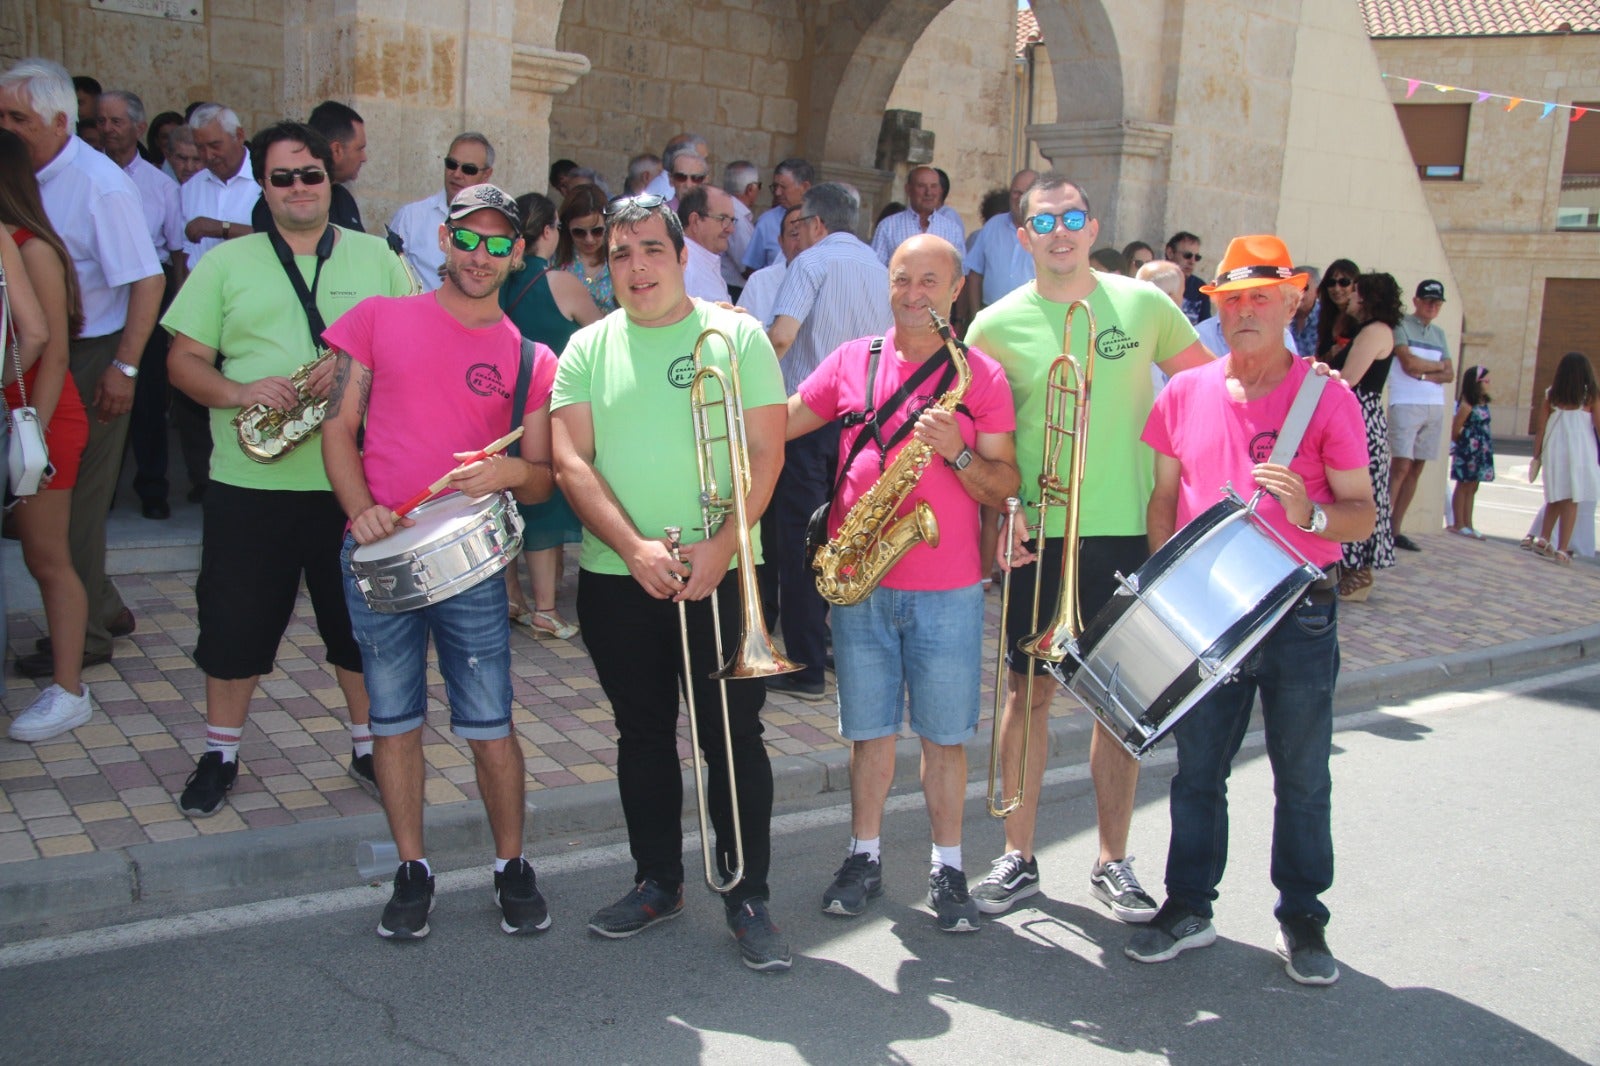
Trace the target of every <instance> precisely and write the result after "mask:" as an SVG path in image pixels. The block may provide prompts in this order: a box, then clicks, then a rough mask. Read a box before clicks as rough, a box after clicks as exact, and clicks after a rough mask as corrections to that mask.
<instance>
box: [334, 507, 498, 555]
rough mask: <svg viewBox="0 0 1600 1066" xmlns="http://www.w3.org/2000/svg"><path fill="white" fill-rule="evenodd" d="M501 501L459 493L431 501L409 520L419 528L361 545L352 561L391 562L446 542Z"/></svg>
mask: <svg viewBox="0 0 1600 1066" xmlns="http://www.w3.org/2000/svg"><path fill="white" fill-rule="evenodd" d="M499 500H500V496H499V495H497V494H490V495H488V496H463V495H462V494H461V493H459V492H452V493H450V494H449V495H448V496H441V497H439V498H438V499H437V500H429V501H428V502H427V503H425V504H423V505H422V506H421V507H418V508H417V509H416V510H415V511H412V512H411V514H410V515H409V516H408V517H410V518H411V519H413V520H414V521H415V522H416V525H413V526H408V527H405V528H402V529H397V530H395V531H394V532H393V533H391V534H389V535H388V536H387V537H384V538H383V539H382V540H375V541H373V542H372V543H371V544H362V545H359V546H357V548H356V550H355V551H354V552H352V553H351V554H350V558H351V559H352V560H354V561H355V562H369V561H374V560H378V559H391V558H394V557H395V556H397V555H404V554H405V553H406V552H410V551H414V550H416V549H417V548H420V547H421V546H422V545H424V544H430V543H432V542H434V541H435V540H438V539H441V538H445V539H447V538H448V537H449V536H450V534H451V533H452V532H453V531H454V530H457V529H460V528H461V527H463V526H468V525H471V524H472V523H474V522H476V521H478V520H479V518H480V517H481V516H482V515H483V514H485V513H486V512H488V511H490V510H492V509H493V508H494V507H495V505H496V504H497V503H498V502H499Z"/></svg>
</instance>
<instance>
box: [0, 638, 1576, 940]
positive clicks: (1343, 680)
mask: <svg viewBox="0 0 1600 1066" xmlns="http://www.w3.org/2000/svg"><path fill="white" fill-rule="evenodd" d="M1597 655H1600V625H1593V626H1588V627H1585V628H1583V629H1577V630H1573V631H1570V632H1567V633H1561V634H1556V635H1553V636H1545V637H1532V638H1529V639H1526V640H1518V641H1513V642H1510V643H1507V644H1503V645H1499V646H1497V647H1494V648H1491V649H1489V650H1487V651H1482V650H1479V651H1472V652H1457V653H1451V654H1446V655H1438V656H1430V657H1427V658H1422V659H1414V660H1410V661H1407V662H1401V663H1392V664H1388V665H1384V666H1377V667H1370V668H1368V669H1365V670H1360V671H1355V672H1351V673H1346V674H1345V675H1343V676H1342V677H1340V679H1339V687H1338V692H1337V696H1336V703H1335V714H1336V715H1342V714H1349V713H1353V712H1356V711H1359V710H1364V709H1366V708H1369V707H1372V706H1381V705H1383V704H1386V703H1395V702H1399V701H1401V700H1405V699H1410V698H1413V697H1416V696H1419V695H1424V694H1426V693H1429V692H1435V691H1439V690H1441V689H1444V688H1447V687H1451V686H1455V685H1462V684H1471V683H1474V682H1482V681H1493V680H1496V679H1501V678H1508V677H1511V676H1514V675H1519V674H1526V673H1527V672H1529V671H1530V670H1535V669H1541V668H1547V667H1550V666H1558V665H1562V664H1567V663H1573V662H1578V661H1581V660H1583V659H1588V658H1592V657H1595V656H1597ZM1091 721H1092V720H1091V719H1090V718H1089V716H1088V715H1072V716H1070V717H1066V718H1060V719H1056V720H1054V721H1052V722H1051V723H1050V734H1049V736H1050V763H1051V764H1052V765H1076V764H1079V763H1082V762H1084V761H1086V760H1087V759H1088V756H1089V738H1090V736H1091V729H1092V726H1091ZM989 740H990V735H989V733H988V731H987V730H981V731H980V733H979V735H978V736H977V737H975V738H974V739H973V740H972V741H971V742H970V743H969V744H968V746H967V765H968V770H969V777H970V779H972V780H986V779H987V777H988V773H989V747H990V745H989ZM919 764H920V745H919V742H918V741H916V740H915V739H910V740H902V741H901V742H900V743H899V744H898V746H897V750H896V758H895V775H894V782H895V785H896V786H914V785H915V784H916V782H917V780H918V773H919ZM772 772H773V795H774V807H775V808H776V809H778V810H780V811H781V810H782V809H783V808H786V807H799V806H804V805H807V804H813V805H814V804H816V803H819V802H823V801H825V800H827V799H837V798H841V797H843V796H845V795H848V793H849V788H850V778H849V753H848V751H846V750H844V749H836V750H832V751H824V752H818V753H816V754H814V755H786V756H779V757H777V758H774V759H773V760H772ZM693 792H694V788H693V783H692V782H691V781H690V780H689V777H688V775H687V774H685V776H684V794H685V795H684V799H685V803H684V810H685V813H686V815H687V817H686V825H690V826H692V824H693V823H694V821H695V812H694V797H693ZM528 806H529V813H530V817H529V831H528V833H527V839H528V844H529V850H530V852H536V853H538V852H549V851H551V850H554V849H558V848H561V847H564V846H568V845H572V844H576V843H579V842H580V840H581V842H582V843H585V844H588V843H593V842H594V838H595V837H597V836H603V835H606V834H613V835H620V832H621V830H622V828H623V821H622V810H621V807H620V806H619V804H618V802H617V792H616V785H615V783H614V782H610V781H604V782H595V783H590V784H581V785H568V786H564V787H561V788H556V789H551V790H549V791H544V792H535V793H531V794H530V795H529V797H528ZM427 832H428V854H429V861H430V862H431V863H432V864H433V865H434V866H435V867H436V868H438V869H441V870H449V869H457V868H462V867H467V866H471V865H473V864H475V863H483V864H485V865H487V859H486V856H488V855H489V853H490V852H491V850H492V841H491V839H490V836H489V829H488V824H487V822H486V820H485V819H484V817H483V810H482V807H481V805H480V804H478V803H477V802H474V801H463V802H458V803H451V804H444V805H441V806H435V807H430V808H428V812H427ZM388 838H389V837H388V829H387V826H386V824H385V822H384V818H383V815H381V814H365V815H353V816H350V817H344V818H332V819H326V820H322V821H315V822H305V823H302V824H299V825H292V826H279V827H273V828H269V829H258V830H246V831H244V832H237V833H226V834H222V835H218V836H201V837H193V838H190V839H187V840H177V841H170V842H166V843H159V844H140V845H135V846H133V847H129V848H126V849H123V850H120V851H107V852H96V853H93V854H88V855H67V856H60V857H57V858H49V859H34V860H28V861H24V862H15V863H5V864H0V942H7V941H16V940H20V939H26V938H30V937H34V936H41V935H49V934H55V933H62V932H68V931H72V930H74V929H81V928H87V927H92V926H99V925H105V924H112V923H115V924H120V923H123V922H128V921H137V920H140V919H144V918H154V917H160V916H163V915H166V914H171V913H177V912H184V911H193V910H200V909H205V908H208V907H215V906H225V905H232V904H239V903H248V902H253V901H256V900H261V899H275V898H283V897H288V896H295V895H301V894H306V893H311V892H320V891H326V890H328V889H333V888H348V887H350V886H351V885H352V884H358V883H360V882H359V880H358V878H357V875H356V872H355V860H354V856H355V849H356V846H357V845H358V844H359V843H361V842H362V841H367V840H378V841H386V840H388ZM380 898H381V892H378V891H376V890H375V892H374V900H375V901H376V900H378V899H380Z"/></svg>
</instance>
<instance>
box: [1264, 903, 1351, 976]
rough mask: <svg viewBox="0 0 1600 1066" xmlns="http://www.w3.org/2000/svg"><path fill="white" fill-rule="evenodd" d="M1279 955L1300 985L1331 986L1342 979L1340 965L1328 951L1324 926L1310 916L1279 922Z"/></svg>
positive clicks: (1285, 967) (1290, 974) (1284, 966)
mask: <svg viewBox="0 0 1600 1066" xmlns="http://www.w3.org/2000/svg"><path fill="white" fill-rule="evenodd" d="M1278 954H1279V955H1282V956H1283V968H1284V969H1285V970H1287V971H1289V976H1290V977H1292V978H1294V980H1295V981H1297V982H1299V983H1300V984H1303V985H1331V984H1333V983H1334V982H1335V981H1337V980H1338V979H1339V964H1338V963H1337V962H1335V961H1334V958H1333V953H1332V952H1331V951H1329V950H1328V940H1327V937H1326V936H1325V935H1324V934H1323V931H1322V923H1321V922H1319V921H1317V920H1316V919H1315V918H1312V917H1310V916H1309V915H1302V916H1301V917H1298V918H1290V919H1289V920H1287V921H1283V922H1279V923H1278Z"/></svg>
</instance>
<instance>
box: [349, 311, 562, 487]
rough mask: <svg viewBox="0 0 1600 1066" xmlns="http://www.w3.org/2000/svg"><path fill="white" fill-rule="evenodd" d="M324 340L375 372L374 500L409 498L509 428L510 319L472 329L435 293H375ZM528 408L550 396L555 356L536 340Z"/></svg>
mask: <svg viewBox="0 0 1600 1066" xmlns="http://www.w3.org/2000/svg"><path fill="white" fill-rule="evenodd" d="M323 337H324V338H325V339H326V340H327V342H328V343H329V344H331V345H332V346H333V347H335V348H337V349H339V350H340V351H342V352H347V353H349V355H350V358H352V359H354V360H355V361H356V362H358V363H360V364H361V365H362V366H364V367H367V368H368V369H369V370H371V371H372V394H371V396H370V398H369V399H368V403H367V435H366V446H365V450H364V451H363V453H362V457H361V465H362V468H363V470H364V471H365V472H366V476H367V488H368V489H369V490H370V491H371V493H372V498H373V499H374V500H375V501H377V502H378V503H381V504H383V505H385V506H387V507H393V506H395V505H396V504H399V503H403V502H404V501H405V500H407V499H410V498H411V497H412V496H415V495H416V494H417V493H418V492H420V491H422V490H423V489H425V488H427V487H428V485H429V484H431V483H432V482H434V481H437V480H438V479H439V478H441V477H443V476H444V475H445V474H446V473H448V472H449V471H450V469H451V468H452V467H453V466H455V465H456V464H455V460H454V459H453V458H452V457H451V456H452V454H453V453H455V452H470V451H477V450H478V449H480V448H482V447H484V446H485V445H487V444H490V443H492V442H493V441H496V440H499V439H500V438H501V437H503V436H505V435H506V434H507V433H509V432H511V396H512V390H513V389H515V388H516V383H517V368H518V366H519V365H520V363H521V361H522V359H521V356H522V336H521V334H519V333H518V332H517V327H516V326H514V325H512V323H511V320H510V319H509V318H502V319H501V320H500V321H499V322H497V323H496V324H494V325H492V326H486V327H483V328H481V329H468V328H467V327H466V326H463V325H462V324H461V323H460V322H458V321H456V318H455V316H454V315H452V314H450V312H448V311H446V310H445V309H444V308H442V307H440V306H439V302H438V300H437V299H436V298H435V296H434V294H433V293H424V294H422V295H420V296H400V297H392V296H374V297H371V298H370V299H366V300H363V301H361V302H360V303H359V304H357V305H356V306H355V307H353V308H351V309H350V310H349V311H348V312H346V313H345V315H344V316H343V317H342V318H340V319H339V321H337V322H335V323H334V324H333V325H331V326H329V327H328V328H327V330H326V331H325V332H324V333H323ZM533 347H534V359H533V376H532V378H531V379H530V381H529V383H528V405H527V410H529V411H537V410H538V409H539V408H540V407H543V406H544V405H545V404H546V403H547V402H549V399H550V387H551V384H552V383H553V382H554V380H555V376H556V357H555V354H554V353H553V352H551V351H550V349H549V348H547V347H545V346H544V345H542V344H535V345H534V346H533Z"/></svg>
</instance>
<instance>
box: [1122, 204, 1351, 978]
mask: <svg viewBox="0 0 1600 1066" xmlns="http://www.w3.org/2000/svg"><path fill="white" fill-rule="evenodd" d="M1305 283H1306V281H1305V276H1304V275H1298V274H1295V273H1294V266H1293V261H1292V260H1291V259H1290V258H1289V252H1288V249H1287V248H1285V247H1284V244H1283V242H1282V241H1280V240H1279V239H1278V238H1276V237H1272V236H1255V237H1236V238H1234V240H1233V241H1232V242H1231V243H1230V244H1229V245H1228V254H1227V255H1226V256H1224V257H1223V261H1222V266H1221V270H1220V273H1219V274H1218V276H1217V279H1216V281H1214V282H1213V283H1212V284H1210V285H1207V286H1205V287H1203V288H1202V289H1201V291H1202V292H1204V293H1206V294H1207V295H1208V296H1210V297H1211V298H1212V303H1213V305H1214V306H1215V307H1216V311H1217V315H1218V317H1219V318H1220V319H1221V321H1222V336H1223V339H1224V341H1226V342H1227V344H1228V347H1229V349H1230V354H1229V355H1228V356H1226V357H1225V358H1222V359H1219V360H1217V361H1216V362H1215V363H1214V364H1212V365H1210V366H1207V367H1203V368H1201V369H1199V370H1197V371H1195V372H1194V373H1193V374H1183V375H1180V376H1178V377H1176V378H1174V379H1173V381H1172V383H1171V384H1169V385H1168V386H1167V387H1166V389H1164V390H1163V391H1162V393H1161V395H1160V396H1159V397H1157V399H1156V402H1155V408H1154V410H1153V411H1151V413H1150V420H1149V422H1148V423H1147V424H1146V425H1145V429H1144V435H1143V440H1144V441H1145V443H1146V444H1149V445H1150V446H1151V447H1152V448H1153V449H1155V452H1156V462H1155V479H1156V483H1155V491H1154V492H1153V493H1152V494H1151V497H1150V505H1149V511H1148V516H1147V526H1148V529H1149V537H1150V549H1151V551H1154V550H1156V549H1157V548H1159V547H1160V546H1161V545H1162V544H1164V543H1165V542H1166V541H1167V540H1168V539H1169V538H1171V536H1172V535H1173V534H1174V533H1175V532H1176V531H1177V530H1178V529H1179V528H1181V527H1182V526H1184V525H1185V524H1186V523H1188V522H1189V521H1190V520H1191V519H1193V518H1194V517H1195V516H1196V515H1199V514H1200V513H1201V512H1203V511H1205V510H1206V509H1207V508H1209V507H1210V506H1211V505H1212V504H1214V503H1216V502H1217V498H1218V496H1217V486H1219V485H1226V484H1232V485H1237V486H1241V487H1243V486H1249V485H1255V486H1257V487H1259V488H1261V489H1264V490H1265V492H1266V494H1267V495H1266V496H1265V497H1263V499H1262V500H1261V501H1260V504H1259V506H1258V508H1257V512H1256V513H1257V516H1258V517H1259V518H1260V519H1261V520H1262V521H1264V522H1265V523H1266V524H1267V525H1268V526H1270V527H1271V528H1272V530H1273V531H1274V532H1276V533H1277V534H1278V535H1279V536H1280V537H1282V538H1283V539H1284V540H1285V541H1287V542H1288V543H1289V544H1291V545H1292V546H1293V547H1294V548H1295V549H1296V550H1297V551H1298V552H1300V553H1301V554H1302V555H1304V556H1305V558H1307V559H1309V560H1310V561H1311V562H1312V563H1314V564H1316V565H1318V566H1322V567H1324V568H1325V569H1326V570H1327V574H1326V575H1325V576H1324V578H1323V579H1322V580H1321V581H1318V582H1316V583H1314V584H1313V585H1312V586H1311V588H1310V589H1309V590H1308V592H1307V594H1306V596H1305V598H1304V599H1302V600H1301V601H1300V602H1299V603H1298V604H1297V605H1296V606H1295V607H1294V609H1293V610H1291V611H1290V613H1289V614H1287V615H1285V616H1284V618H1283V620H1282V621H1280V622H1279V623H1278V624H1277V625H1276V626H1275V627H1273V629H1272V631H1271V632H1270V633H1268V634H1267V636H1266V637H1265V638H1264V639H1263V640H1262V641H1261V643H1260V644H1259V645H1258V646H1257V647H1256V649H1255V650H1254V651H1253V652H1251V654H1250V655H1249V656H1248V657H1247V658H1246V659H1245V660H1244V662H1243V664H1242V665H1241V666H1240V668H1239V670H1238V672H1237V674H1236V676H1235V677H1234V678H1233V679H1232V680H1230V681H1227V682H1225V683H1223V684H1221V685H1218V686H1217V687H1216V688H1214V689H1213V690H1212V691H1211V692H1210V693H1208V694H1207V695H1206V696H1205V697H1204V698H1203V699H1201V700H1200V702H1198V703H1197V704H1196V705H1195V706H1194V709H1193V710H1191V711H1190V712H1189V713H1188V714H1187V715H1185V716H1184V717H1183V718H1182V719H1181V720H1180V721H1179V722H1178V724H1177V725H1176V726H1175V727H1174V729H1173V735H1174V737H1175V739H1176V741H1177V749H1178V773H1177V775H1176V776H1175V777H1174V778H1173V779H1172V796H1171V812H1172V840H1171V843H1170V845H1169V846H1168V851H1167V874H1166V884H1167V900H1166V902H1165V903H1163V904H1162V905H1161V909H1160V911H1158V912H1157V913H1156V916H1155V918H1154V919H1153V920H1152V921H1151V922H1150V924H1149V925H1147V926H1146V927H1145V928H1144V929H1142V930H1140V931H1139V932H1138V933H1137V934H1135V935H1134V937H1133V938H1132V939H1131V940H1130V941H1129V943H1128V946H1127V947H1126V948H1125V949H1124V950H1125V951H1126V953H1127V955H1128V957H1129V958H1132V959H1135V960H1137V961H1139V962H1151V963H1154V962H1166V961H1167V960H1168V959H1172V958H1174V957H1176V956H1177V955H1178V954H1179V953H1180V952H1183V951H1186V950H1188V949H1190V948H1201V947H1205V946H1207V945H1209V944H1211V943H1212V942H1214V941H1215V940H1216V938H1217V933H1216V929H1215V927H1214V926H1213V925H1212V924H1211V904H1212V901H1214V900H1215V899H1216V898H1217V883H1218V882H1219V881H1221V879H1222V871H1223V868H1224V866H1225V865H1226V864H1227V858H1228V807H1227V779H1228V772H1229V767H1230V765H1231V763H1232V762H1233V757H1234V755H1235V754H1237V753H1238V750H1239V744H1240V742H1241V741H1242V740H1243V738H1244V733H1245V728H1246V726H1247V725H1248V723H1249V720H1250V711H1251V706H1252V705H1253V704H1254V702H1255V698H1256V694H1257V693H1258V692H1259V693H1260V695H1261V706H1262V718H1263V721H1264V723H1265V726H1266V737H1267V756H1268V758H1269V759H1270V760H1271V763H1272V775H1273V787H1274V792H1275V794H1276V797H1277V804H1276V807H1275V809H1274V814H1273V831H1272V883H1273V885H1274V886H1276V887H1277V889H1278V903H1277V906H1276V907H1275V908H1274V912H1273V913H1274V915H1275V916H1276V918H1277V919H1278V926H1279V938H1278V951H1279V953H1280V954H1281V955H1283V957H1284V959H1285V965H1286V968H1287V970H1288V973H1289V976H1290V977H1292V978H1293V979H1294V980H1295V981H1297V982H1299V983H1300V984H1306V985H1329V984H1332V983H1333V982H1334V981H1336V980H1338V979H1339V966H1338V963H1337V962H1336V961H1335V960H1334V958H1333V955H1332V954H1331V953H1330V952H1329V950H1328V946H1327V940H1326V938H1325V937H1324V935H1323V928H1324V927H1325V926H1326V925H1327V923H1328V908H1327V907H1326V906H1325V905H1324V904H1323V903H1322V901H1321V899H1320V898H1319V897H1320V896H1321V895H1322V893H1324V892H1326V891H1327V890H1328V888H1329V887H1330V886H1332V884H1333V834H1332V829H1331V825H1330V804H1329V797H1330V794H1331V791H1332V780H1331V775H1330V773H1329V769H1328V756H1329V752H1330V749H1331V747H1332V743H1333V688H1334V682H1335V680H1336V679H1337V677H1338V674H1339V635H1338V624H1337V619H1338V607H1339V605H1338V596H1337V575H1338V569H1337V563H1338V561H1339V544H1340V542H1341V541H1353V540H1361V539H1362V538H1364V537H1366V536H1368V535H1369V534H1370V533H1371V532H1372V527H1373V523H1374V521H1375V520H1376V513H1377V512H1376V507H1375V505H1374V503H1373V497H1372V481H1371V479H1370V477H1369V476H1368V474H1367V445H1366V430H1365V428H1364V425H1363V422H1362V417H1361V408H1360V405H1359V404H1358V403H1357V402H1356V399H1355V396H1354V395H1353V394H1352V393H1351V392H1350V390H1349V388H1347V387H1345V386H1344V385H1343V384H1342V383H1330V384H1329V386H1328V387H1327V388H1325V389H1323V390H1322V393H1321V395H1320V397H1318V398H1317V400H1316V406H1315V407H1314V408H1313V409H1312V413H1311V416H1310V420H1309V422H1308V423H1307V424H1306V426H1305V432H1304V435H1303V436H1302V437H1301V438H1300V445H1299V448H1298V449H1297V450H1296V451H1295V452H1294V455H1293V458H1292V459H1291V460H1290V462H1289V464H1288V465H1287V466H1284V465H1279V464H1277V463H1274V462H1272V461H1271V453H1272V451H1273V444H1274V443H1275V442H1276V440H1277V437H1278V434H1279V430H1280V429H1282V428H1283V426H1284V423H1285V421H1286V419H1287V418H1288V416H1289V410H1290V407H1291V405H1292V404H1293V403H1294V401H1295V397H1296V395H1297V394H1298V393H1299V391H1300V387H1301V383H1302V382H1303V381H1304V380H1305V378H1306V375H1308V374H1311V373H1313V370H1312V367H1311V364H1310V363H1308V362H1306V361H1305V360H1302V359H1299V358H1296V356H1295V353H1294V351H1293V350H1291V349H1288V348H1286V347H1285V346H1284V343H1283V330H1284V327H1285V326H1286V325H1287V324H1288V323H1289V321H1290V319H1292V318H1293V317H1294V313H1295V309H1296V307H1297V306H1298V305H1299V302H1300V295H1301V292H1302V290H1303V289H1304V288H1305Z"/></svg>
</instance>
